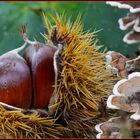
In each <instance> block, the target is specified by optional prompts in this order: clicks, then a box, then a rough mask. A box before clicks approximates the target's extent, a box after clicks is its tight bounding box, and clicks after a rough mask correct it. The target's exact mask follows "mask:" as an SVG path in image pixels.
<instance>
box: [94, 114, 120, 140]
mask: <svg viewBox="0 0 140 140" xmlns="http://www.w3.org/2000/svg"><path fill="white" fill-rule="evenodd" d="M119 124H120V117H115V118H111V119H109V120H108V121H107V122H104V123H100V124H97V125H96V126H95V130H96V131H97V132H98V134H97V135H96V138H97V139H100V138H122V135H121V133H120V129H121V125H119Z"/></svg>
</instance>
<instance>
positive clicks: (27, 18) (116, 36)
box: [0, 2, 138, 55]
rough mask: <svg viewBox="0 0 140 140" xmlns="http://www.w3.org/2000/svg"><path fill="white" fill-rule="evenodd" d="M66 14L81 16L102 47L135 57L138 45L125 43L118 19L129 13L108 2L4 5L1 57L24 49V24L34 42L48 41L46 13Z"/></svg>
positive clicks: (0, 5) (0, 24) (0, 25)
mask: <svg viewBox="0 0 140 140" xmlns="http://www.w3.org/2000/svg"><path fill="white" fill-rule="evenodd" d="M64 11H65V13H66V14H67V16H68V17H70V16H71V17H72V18H71V19H72V20H74V19H75V18H76V17H77V15H78V14H79V13H80V14H81V15H82V22H83V24H84V30H89V29H90V30H92V31H98V30H100V31H99V32H98V33H97V36H96V38H97V39H98V40H99V41H98V44H99V45H103V46H104V48H106V49H107V50H114V51H118V52H121V53H123V54H133V53H135V51H136V50H137V48H138V44H134V45H127V44H125V43H124V42H123V40H122V39H123V36H124V35H125V32H124V31H121V30H120V29H119V24H118V19H119V18H120V17H123V16H125V15H126V13H127V10H123V9H118V8H113V7H111V6H109V5H106V3H105V2H0V55H1V54H3V53H5V52H7V51H9V50H11V49H13V48H17V47H19V46H21V45H22V44H23V40H22V38H21V37H20V35H19V33H18V29H19V27H20V26H21V25H23V24H26V25H27V27H28V35H29V37H30V39H33V38H35V39H36V40H38V41H41V42H44V39H43V37H42V36H41V35H40V32H41V33H46V29H45V27H44V22H43V17H42V12H44V13H45V14H46V15H47V14H55V13H56V12H57V13H59V14H61V13H63V12H64Z"/></svg>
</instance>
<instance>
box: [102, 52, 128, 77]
mask: <svg viewBox="0 0 140 140" xmlns="http://www.w3.org/2000/svg"><path fill="white" fill-rule="evenodd" d="M105 59H106V62H107V63H108V65H107V69H108V70H110V71H111V73H112V74H114V75H117V76H120V77H127V75H128V73H127V70H126V68H125V64H126V61H127V60H128V58H126V57H125V56H124V55H122V54H120V53H118V52H115V51H108V52H107V55H106V56H105Z"/></svg>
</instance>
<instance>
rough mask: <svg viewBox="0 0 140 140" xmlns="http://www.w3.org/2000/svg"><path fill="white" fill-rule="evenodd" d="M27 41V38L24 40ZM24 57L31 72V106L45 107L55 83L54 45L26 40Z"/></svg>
mask: <svg viewBox="0 0 140 140" xmlns="http://www.w3.org/2000/svg"><path fill="white" fill-rule="evenodd" d="M26 41H27V40H26ZM27 42H28V43H30V44H31V45H29V46H28V47H27V48H26V51H25V59H26V61H27V63H28V65H29V67H30V70H31V73H32V83H33V93H34V94H33V99H32V106H31V107H32V108H47V106H48V104H49V101H50V98H51V96H52V93H53V91H54V85H55V71H54V64H53V61H54V60H53V59H54V54H55V52H56V50H57V48H56V47H52V46H50V45H46V44H42V43H39V42H36V41H35V42H31V41H29V40H28V41H27Z"/></svg>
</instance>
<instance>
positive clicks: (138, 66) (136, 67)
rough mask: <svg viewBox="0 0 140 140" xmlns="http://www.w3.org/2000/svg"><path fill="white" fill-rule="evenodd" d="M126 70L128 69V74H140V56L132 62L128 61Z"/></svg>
mask: <svg viewBox="0 0 140 140" xmlns="http://www.w3.org/2000/svg"><path fill="white" fill-rule="evenodd" d="M125 68H126V69H127V71H128V72H131V71H132V72H134V71H136V72H139V71H140V55H139V56H138V57H137V58H135V59H132V60H128V61H126V65H125Z"/></svg>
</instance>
